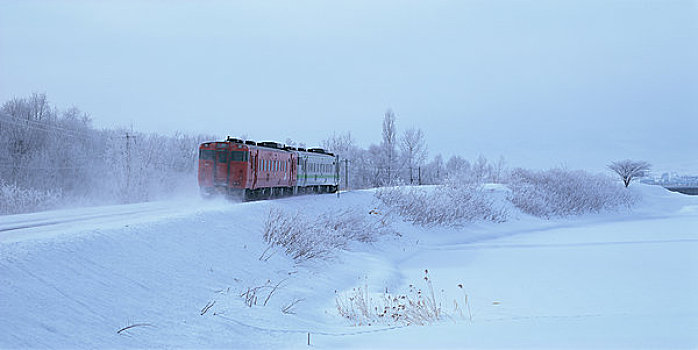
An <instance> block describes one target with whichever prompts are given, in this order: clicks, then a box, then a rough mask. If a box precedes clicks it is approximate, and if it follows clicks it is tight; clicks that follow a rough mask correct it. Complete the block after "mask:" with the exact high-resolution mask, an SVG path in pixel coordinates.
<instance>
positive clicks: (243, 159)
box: [230, 151, 249, 162]
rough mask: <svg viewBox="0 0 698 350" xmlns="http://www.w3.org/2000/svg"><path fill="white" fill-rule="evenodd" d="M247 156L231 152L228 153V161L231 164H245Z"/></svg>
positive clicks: (243, 153) (244, 153)
mask: <svg viewBox="0 0 698 350" xmlns="http://www.w3.org/2000/svg"><path fill="white" fill-rule="evenodd" d="M248 156H249V153H247V152H245V151H232V152H230V161H231V162H246V161H247V159H248V158H247V157H248Z"/></svg>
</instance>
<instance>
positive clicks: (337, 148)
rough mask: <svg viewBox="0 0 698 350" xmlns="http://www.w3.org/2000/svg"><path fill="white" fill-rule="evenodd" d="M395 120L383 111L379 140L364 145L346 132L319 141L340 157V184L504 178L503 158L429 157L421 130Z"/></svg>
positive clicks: (359, 185)
mask: <svg viewBox="0 0 698 350" xmlns="http://www.w3.org/2000/svg"><path fill="white" fill-rule="evenodd" d="M396 120H397V118H396V115H395V113H394V112H393V111H392V110H387V111H386V112H385V114H384V116H383V123H382V130H381V141H380V143H377V144H371V145H369V146H368V147H367V148H362V147H359V146H358V145H356V143H355V141H354V139H353V138H352V136H351V133H350V132H346V133H343V134H333V135H331V136H330V137H328V138H326V139H325V140H323V141H322V147H323V148H325V149H327V150H329V151H332V152H334V153H336V154H339V155H340V157H341V160H340V162H341V168H340V171H341V177H342V178H343V179H342V184H341V186H342V187H346V186H347V185H348V187H349V188H352V189H358V188H370V187H384V186H394V185H401V184H407V185H438V184H443V183H444V182H446V181H448V180H449V179H454V180H455V179H458V181H464V182H478V183H483V182H493V183H501V182H502V181H504V178H505V174H506V172H505V166H506V163H505V161H504V158H503V157H500V158H499V160H498V161H496V162H490V161H488V160H487V158H485V157H484V156H479V157H478V158H477V159H476V160H475V161H474V162H472V163H471V162H469V161H468V160H466V159H465V158H463V157H462V156H459V155H452V156H451V157H450V158H449V159H448V160H447V161H444V158H443V156H442V155H440V154H437V155H435V156H434V157H433V158H431V159H429V150H428V145H427V143H426V140H425V137H424V133H423V132H422V130H421V129H419V128H415V127H410V128H406V129H405V130H403V131H402V132H399V130H398V127H397V121H396ZM345 174H346V175H345ZM346 180H348V183H347V184H346V185H345V181H346Z"/></svg>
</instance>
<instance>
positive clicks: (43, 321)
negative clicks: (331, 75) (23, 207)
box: [0, 186, 698, 348]
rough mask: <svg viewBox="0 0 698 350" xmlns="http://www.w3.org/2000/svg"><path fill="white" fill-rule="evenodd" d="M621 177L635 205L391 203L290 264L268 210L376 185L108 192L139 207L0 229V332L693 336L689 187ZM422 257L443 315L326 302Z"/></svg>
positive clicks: (406, 343) (164, 337) (72, 344)
mask: <svg viewBox="0 0 698 350" xmlns="http://www.w3.org/2000/svg"><path fill="white" fill-rule="evenodd" d="M633 187H635V188H633ZM494 190H497V187H496V186H495V187H494ZM499 190H504V189H499ZM631 190H632V191H635V192H637V194H640V195H641V196H642V198H643V202H642V203H640V204H639V205H638V206H637V207H636V208H635V209H634V210H632V211H629V212H615V213H607V214H594V215H587V216H582V217H576V218H567V219H555V220H541V219H538V218H534V217H531V216H528V215H526V214H523V213H520V212H513V211H512V210H511V209H510V208H509V209H508V210H509V214H510V218H509V220H508V221H507V222H504V223H493V222H479V223H473V224H467V225H464V226H462V227H460V228H444V227H432V228H423V227H418V226H414V225H412V224H409V223H406V222H403V221H400V220H399V218H398V217H392V218H391V227H392V228H393V229H394V230H395V231H397V232H399V234H400V236H397V235H392V234H387V235H381V236H379V237H378V238H377V241H376V242H373V243H362V242H349V243H348V244H347V246H346V250H344V251H337V252H336V253H335V254H334V255H333V256H331V257H329V258H328V259H309V260H306V261H302V262H299V261H294V260H293V259H292V258H291V257H289V256H287V255H285V254H283V251H282V250H281V249H278V251H276V253H274V254H272V255H271V256H270V257H269V258H268V259H267V260H260V259H259V257H260V256H261V255H262V253H263V252H264V251H265V250H266V248H267V245H266V243H265V242H264V240H263V237H262V236H263V229H264V222H265V220H266V219H267V218H268V214H269V211H270V209H271V208H275V209H276V210H281V211H284V212H288V213H302V215H303V216H305V217H311V218H312V217H314V216H318V215H321V214H322V213H325V212H328V211H332V210H337V209H339V208H357V210H359V209H361V208H363V210H364V211H365V212H366V213H367V215H369V214H368V212H369V211H371V210H374V209H375V208H378V211H380V212H381V215H388V213H387V211H386V210H384V209H383V208H380V207H379V205H378V204H379V203H378V201H377V200H376V199H375V197H374V193H373V191H356V192H350V193H343V194H341V196H340V197H339V198H337V197H336V196H335V195H317V196H302V197H295V198H286V199H281V200H276V201H262V202H253V203H227V202H209V203H202V202H199V201H191V202H190V203H189V204H188V206H189V207H187V205H185V204H183V203H182V202H179V203H178V204H176V205H173V206H174V208H176V210H175V209H172V210H169V211H168V210H166V209H165V207H167V205H165V204H162V203H160V204H157V205H155V206H156V207H158V206H159V207H158V208H159V209H162V210H161V211H159V212H154V213H150V214H148V213H147V212H148V210H147V207H148V205H149V204H140V205H135V207H129V206H120V207H110V208H102V211H103V212H104V213H107V212H113V211H115V210H116V211H121V212H124V211H130V210H131V209H134V208H137V209H138V210H141V211H143V215H142V216H136V217H131V216H128V215H123V216H121V217H119V219H118V220H117V219H115V218H113V217H111V218H95V219H92V220H91V221H87V222H73V223H64V224H59V225H53V226H43V227H39V228H34V229H23V230H14V231H5V232H0V329H2V330H3V333H2V335H1V336H0V348H27V347H33V348H36V347H41V348H44V347H50V348H95V347H109V348H114V347H117V348H124V347H126V348H132V347H138V348H143V347H147V348H152V347H175V348H191V347H195V348H212V347H218V348H220V347H227V348H231V347H232V348H259V347H262V348H278V347H290V348H307V345H306V344H307V332H310V333H311V342H312V344H313V345H312V346H313V347H314V348H336V347H344V348H346V347H349V348H433V347H439V348H462V347H476V348H488V347H498V348H501V347H506V348H511V347H536V348H541V347H543V348H560V347H575V348H584V347H613V348H617V347H631V348H638V347H639V348H692V347H696V346H698V336H696V334H698V327H697V325H698V321H697V320H698V318H697V317H696V315H698V297H696V296H697V295H698V283H697V282H696V279H695V276H696V275H697V274H696V273H697V272H698V258H697V257H696V254H695V253H696V251H697V248H698V200H696V198H692V197H688V196H683V195H677V194H673V193H669V192H666V191H664V190H662V189H661V188H656V187H649V186H631ZM151 205H152V204H151ZM163 206H165V207H163ZM92 210H95V209H80V210H77V211H71V212H70V213H72V214H70V213H68V212H65V211H63V212H47V213H38V214H31V215H34V217H32V218H31V219H32V220H33V219H37V218H38V219H43V220H48V219H51V218H52V217H53V218H56V219H58V218H60V217H66V216H68V215H69V214H70V215H75V216H80V215H93V214H94V213H93V212H92ZM42 215H44V216H42ZM371 215H373V214H371ZM23 220H24V221H23ZM27 220H29V219H28V218H27V217H21V216H4V217H0V226H3V225H6V224H8V223H10V222H25V221H27ZM277 248H278V247H277ZM425 269H428V270H429V278H430V280H431V281H432V283H433V288H434V290H435V295H436V299H437V300H438V301H439V302H441V303H442V308H443V310H444V315H445V316H444V317H443V318H442V320H441V321H437V322H433V323H431V324H430V325H428V326H423V327H421V326H408V327H404V328H394V329H389V328H391V327H393V326H395V325H398V326H399V324H394V323H389V322H386V323H381V324H377V325H372V326H364V327H354V326H353V323H352V322H350V321H349V320H346V319H343V318H342V317H341V316H340V315H339V314H338V312H337V309H336V303H335V299H336V297H337V295H341V294H342V293H347V292H350V291H351V290H352V289H353V288H357V287H362V288H363V287H364V286H368V288H369V290H370V292H371V293H372V294H373V295H374V296H376V297H380V296H381V295H382V294H383V293H384V292H385V290H386V289H387V290H388V291H389V292H390V293H406V292H407V291H408V290H409V285H414V286H417V287H419V288H422V289H423V290H424V288H425V284H424V280H423V277H424V270H425ZM459 284H462V285H463V289H460V288H459V287H458V285H459ZM275 286H278V287H276V288H275ZM464 292H465V293H467V295H468V298H469V304H470V306H471V313H472V320H471V319H470V317H469V316H467V314H464V313H461V312H462V311H464V308H463V304H464V303H460V300H462V299H463V293H464ZM252 294H254V296H255V297H256V299H254V300H256V302H249V300H250V299H249V298H247V297H248V296H250V295H252ZM241 295H243V296H241ZM454 301H456V302H459V304H460V305H459V306H460V310H461V312H459V311H458V310H456V309H454V307H455V305H454ZM265 302H266V305H264V303H265ZM250 304H251V305H250ZM284 310H285V311H284ZM202 314H203V315H202ZM129 325H138V326H136V327H133V328H131V329H128V330H124V331H122V332H121V333H120V334H117V331H118V330H120V329H122V328H124V327H127V326H129Z"/></svg>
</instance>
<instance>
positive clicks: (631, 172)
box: [608, 159, 650, 187]
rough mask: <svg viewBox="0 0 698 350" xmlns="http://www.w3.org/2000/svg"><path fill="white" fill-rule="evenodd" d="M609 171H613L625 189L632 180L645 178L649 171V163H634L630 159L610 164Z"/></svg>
mask: <svg viewBox="0 0 698 350" xmlns="http://www.w3.org/2000/svg"><path fill="white" fill-rule="evenodd" d="M608 168H609V169H611V170H613V172H615V173H616V174H618V176H620V178H621V179H622V180H623V184H625V187H628V185H630V182H631V181H633V180H634V179H637V178H641V177H645V176H647V173H648V172H649V170H650V163H647V162H645V161H634V160H630V159H626V160H621V161H617V162H612V163H611V164H610V165H609V166H608Z"/></svg>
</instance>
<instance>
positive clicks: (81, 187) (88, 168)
mask: <svg viewBox="0 0 698 350" xmlns="http://www.w3.org/2000/svg"><path fill="white" fill-rule="evenodd" d="M211 139H212V137H211V136H209V135H197V136H192V135H187V134H184V133H176V134H175V135H172V136H163V135H158V134H146V133H140V132H135V131H133V130H130V129H125V128H122V129H115V130H107V129H97V128H95V127H93V126H92V119H91V117H90V115H89V114H88V113H86V112H83V111H81V110H80V109H78V108H76V107H71V108H67V109H59V108H57V107H55V106H52V105H51V104H50V103H49V101H48V99H47V97H46V94H43V93H33V94H32V95H31V96H29V97H25V98H13V99H11V100H9V101H6V102H5V103H3V105H2V107H0V214H8V213H18V212H28V211H35V210H41V209H46V208H52V207H56V206H63V205H75V206H79V205H93V204H113V203H129V202H139V201H147V200H153V199H157V198H160V197H162V196H163V195H165V194H167V193H172V192H177V191H182V190H191V189H192V188H195V183H196V177H195V176H193V174H195V172H196V167H197V156H198V154H197V149H198V144H199V143H200V142H202V141H204V140H211Z"/></svg>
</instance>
